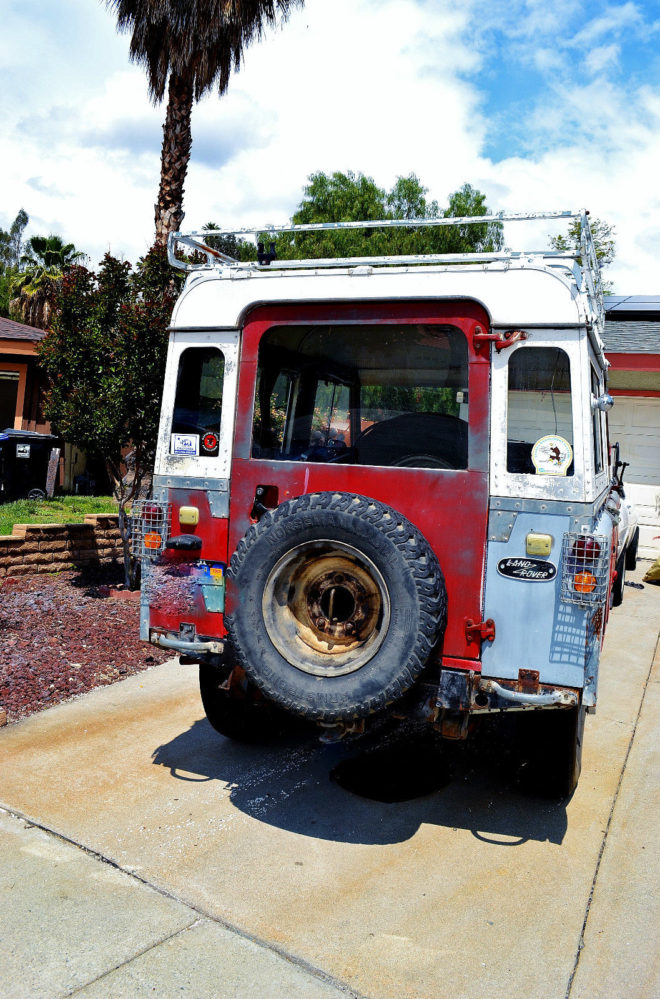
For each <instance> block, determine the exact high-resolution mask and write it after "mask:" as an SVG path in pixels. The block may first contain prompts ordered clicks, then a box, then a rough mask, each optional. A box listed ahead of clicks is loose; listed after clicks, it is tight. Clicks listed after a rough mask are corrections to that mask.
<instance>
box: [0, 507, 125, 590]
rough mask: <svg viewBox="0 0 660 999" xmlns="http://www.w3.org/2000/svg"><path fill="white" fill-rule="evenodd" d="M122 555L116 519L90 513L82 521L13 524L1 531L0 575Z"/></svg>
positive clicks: (86, 563) (52, 569)
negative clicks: (7, 529) (78, 522)
mask: <svg viewBox="0 0 660 999" xmlns="http://www.w3.org/2000/svg"><path fill="white" fill-rule="evenodd" d="M122 558H123V550H122V545H121V539H120V537H119V519H118V517H117V515H116V514H113V513H90V514H87V516H86V517H85V522H84V523H83V524H14V529H13V532H12V534H9V535H5V536H2V535H0V577H2V576H26V575H29V574H30V573H36V572H57V571H58V570H61V569H67V568H82V567H83V566H90V565H99V564H101V563H108V562H116V561H120V560H121V559H122Z"/></svg>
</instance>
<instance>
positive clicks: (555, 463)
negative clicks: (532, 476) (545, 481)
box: [532, 434, 573, 475]
mask: <svg viewBox="0 0 660 999" xmlns="http://www.w3.org/2000/svg"><path fill="white" fill-rule="evenodd" d="M572 461H573V448H572V447H571V445H570V444H569V443H568V441H567V440H566V438H565V437H560V436H559V434H546V436H545V437H541V438H540V440H538V441H537V442H536V444H535V445H534V447H533V448H532V462H533V464H534V468H535V469H536V474H537V475H566V472H567V471H568V467H569V465H570V463H571V462H572Z"/></svg>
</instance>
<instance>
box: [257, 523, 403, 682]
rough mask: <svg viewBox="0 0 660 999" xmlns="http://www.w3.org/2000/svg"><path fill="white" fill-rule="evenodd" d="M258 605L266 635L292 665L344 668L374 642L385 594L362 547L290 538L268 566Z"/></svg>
mask: <svg viewBox="0 0 660 999" xmlns="http://www.w3.org/2000/svg"><path fill="white" fill-rule="evenodd" d="M262 613H263V617H264V622H265V624H266V628H267V630H268V635H269V637H270V640H271V641H272V643H273V645H274V646H275V648H276V649H277V651H278V652H279V653H280V655H281V656H282V657H283V658H284V659H286V661H287V662H288V663H290V665H291V666H294V667H295V668H296V669H299V670H302V671H303V672H304V673H311V674H312V675H314V676H342V675H344V674H346V673H353V672H355V671H356V670H358V669H360V668H361V667H362V666H364V665H365V663H367V662H369V660H370V659H372V658H373V657H374V656H375V654H376V652H377V651H378V649H379V648H380V646H381V644H382V642H383V640H384V638H385V636H386V634H387V630H388V627H389V623H390V599H389V593H388V589H387V586H386V584H385V580H384V579H383V576H382V574H381V572H380V570H379V569H378V568H377V567H376V566H375V565H374V563H373V562H372V561H371V559H369V558H368V557H367V556H366V555H364V553H363V552H361V551H358V549H357V548H353V547H352V546H351V545H346V544H343V543H342V542H338V541H332V540H329V539H321V540H318V541H307V542H304V543H303V544H300V545H296V547H295V548H292V549H290V550H289V551H288V552H287V553H286V554H285V555H283V556H282V558H281V559H280V560H279V561H278V562H277V564H276V565H275V566H274V567H273V568H272V569H271V571H270V573H269V575H268V578H267V580H266V585H265V587H264V591H263V598H262Z"/></svg>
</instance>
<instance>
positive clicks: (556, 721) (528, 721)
mask: <svg viewBox="0 0 660 999" xmlns="http://www.w3.org/2000/svg"><path fill="white" fill-rule="evenodd" d="M586 713H587V711H586V708H585V707H583V706H582V705H579V706H577V707H575V708H557V709H551V710H544V711H530V712H523V713H521V714H520V715H519V716H518V751H519V754H520V783H521V784H522V786H523V788H524V789H525V791H528V792H529V793H532V794H539V795H542V796H543V797H550V798H567V797H569V796H570V795H571V794H572V793H573V791H574V790H575V788H576V787H577V783H578V779H579V777H580V771H581V769H582V739H583V735H584V721H585V717H586Z"/></svg>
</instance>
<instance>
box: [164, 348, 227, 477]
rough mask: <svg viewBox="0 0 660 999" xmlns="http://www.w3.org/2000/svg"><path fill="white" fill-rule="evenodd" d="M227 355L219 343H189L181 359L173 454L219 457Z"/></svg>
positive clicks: (171, 441)
mask: <svg viewBox="0 0 660 999" xmlns="http://www.w3.org/2000/svg"><path fill="white" fill-rule="evenodd" d="M224 371H225V359H224V357H223V354H222V351H220V350H218V348H217V347H188V348H187V349H186V350H184V351H183V353H182V354H181V357H180V359H179V370H178V373H177V381H176V397H175V401H174V417H173V419H172V433H171V436H170V454H178V455H186V456H189V457H200V456H201V457H206V458H214V457H217V455H218V452H219V447H220V418H221V416H222V382H223V378H224Z"/></svg>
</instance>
